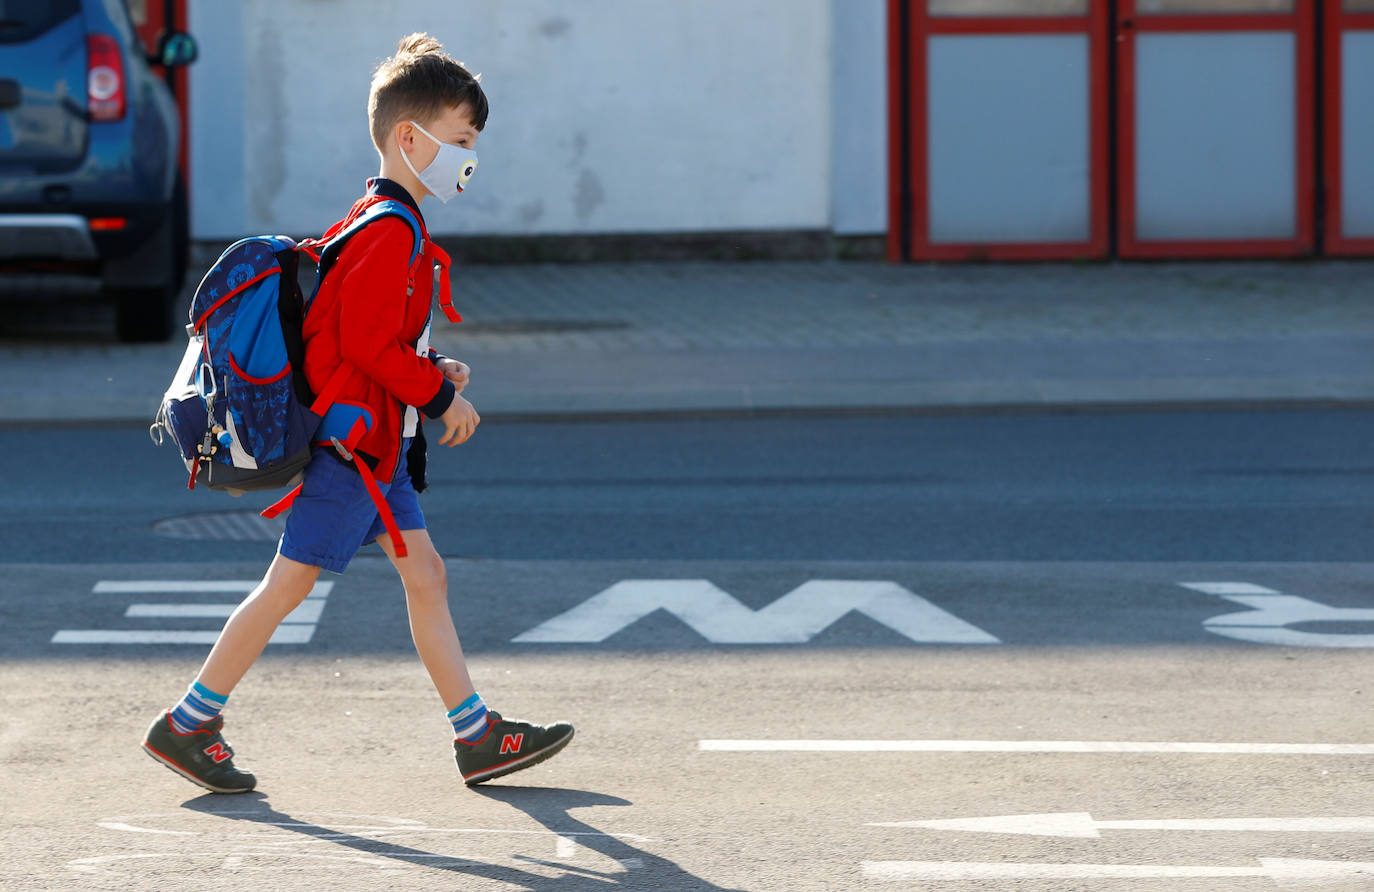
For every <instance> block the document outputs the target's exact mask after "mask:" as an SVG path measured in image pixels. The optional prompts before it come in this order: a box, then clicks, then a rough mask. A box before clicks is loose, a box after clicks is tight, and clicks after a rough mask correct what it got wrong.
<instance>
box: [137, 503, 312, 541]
mask: <svg viewBox="0 0 1374 892" xmlns="http://www.w3.org/2000/svg"><path fill="white" fill-rule="evenodd" d="M285 528H286V518H285V517H278V518H275V519H273V520H268V519H267V518H265V517H263V516H261V515H260V514H258V512H256V511H211V512H206V513H203V514H184V515H182V516H181V517H169V518H167V519H166V520H159V521H158V522H157V523H155V524H153V532H154V533H157V534H158V535H159V536H167V537H168V538H170V539H220V540H229V541H233V542H276V541H277V539H279V538H281V534H282V530H284V529H285Z"/></svg>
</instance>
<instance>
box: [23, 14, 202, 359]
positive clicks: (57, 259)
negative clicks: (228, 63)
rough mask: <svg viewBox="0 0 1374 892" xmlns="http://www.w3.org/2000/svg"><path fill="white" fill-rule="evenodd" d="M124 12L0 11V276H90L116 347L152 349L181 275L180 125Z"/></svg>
mask: <svg viewBox="0 0 1374 892" xmlns="http://www.w3.org/2000/svg"><path fill="white" fill-rule="evenodd" d="M195 54H196V48H195V43H194V41H193V40H192V39H191V38H190V37H189V36H188V35H186V34H182V33H165V34H163V35H162V38H161V40H160V43H159V46H158V54H157V55H156V56H155V57H154V58H152V59H149V58H148V57H147V56H146V55H145V50H144V47H143V44H142V43H141V42H140V40H139V38H138V36H137V34H136V33H135V31H134V26H133V24H132V22H131V21H130V18H129V13H128V10H127V9H126V8H125V5H124V0H0V272H14V271H20V272H32V271H35V270H36V271H40V272H42V271H52V272H62V273H77V274H81V275H94V276H99V277H100V279H101V281H102V283H103V287H104V290H105V293H107V294H108V295H109V297H110V298H111V300H112V301H113V302H114V303H115V307H116V320H117V328H118V333H119V336H120V338H121V339H122V340H127V341H146V340H165V339H167V338H168V337H169V336H170V335H171V333H172V331H173V325H174V323H173V319H172V313H173V305H174V303H175V300H176V296H177V293H178V291H179V290H180V287H181V283H182V279H183V278H184V276H185V273H186V254H187V247H188V240H189V236H188V219H187V207H186V186H185V183H184V182H183V181H182V178H181V175H180V172H179V170H178V160H177V159H178V148H179V138H180V120H179V116H178V113H177V106H176V103H175V101H174V100H173V98H172V94H171V92H170V90H169V89H168V86H167V84H166V83H165V82H164V81H163V79H162V78H161V77H159V76H158V75H157V74H155V73H154V72H152V71H151V70H150V69H149V64H150V62H151V63H152V64H157V65H163V66H167V67H169V68H170V67H172V66H177V65H185V64H188V63H190V62H191V61H193V60H194V58H195Z"/></svg>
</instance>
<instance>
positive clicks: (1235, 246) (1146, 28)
mask: <svg viewBox="0 0 1374 892" xmlns="http://www.w3.org/2000/svg"><path fill="white" fill-rule="evenodd" d="M1135 5H1136V4H1135V0H1119V15H1118V18H1117V35H1116V38H1117V52H1118V57H1117V84H1118V89H1119V90H1120V95H1119V97H1118V102H1117V164H1118V168H1117V170H1118V184H1117V188H1118V190H1119V191H1118V205H1117V249H1118V253H1119V254H1120V256H1122V257H1125V258H1166V257H1208V258H1223V257H1289V256H1295V255H1303V254H1310V253H1312V250H1313V244H1314V230H1315V216H1316V212H1315V207H1316V203H1315V201H1314V195H1315V174H1314V164H1313V160H1314V152H1315V138H1314V137H1315V121H1316V109H1315V104H1316V98H1315V97H1316V89H1315V83H1314V77H1315V64H1314V63H1315V60H1314V59H1313V53H1314V51H1315V43H1316V41H1315V36H1316V35H1315V32H1314V29H1315V24H1314V11H1315V4H1313V3H1311V2H1307V0H1298V2H1296V3H1294V4H1293V5H1294V10H1293V12H1289V13H1243V12H1242V13H1218V14H1205V15H1192V14H1184V15H1152V14H1145V15H1139V14H1137V13H1136V10H1135ZM1235 31H1287V32H1290V33H1292V34H1293V35H1294V46H1295V50H1296V52H1295V54H1294V55H1295V59H1294V63H1295V65H1296V71H1295V72H1294V77H1295V78H1296V80H1295V81H1294V97H1295V99H1296V105H1297V108H1296V109H1295V114H1296V116H1297V120H1295V121H1294V122H1293V123H1294V126H1293V133H1294V136H1295V139H1296V140H1297V147H1296V148H1297V151H1296V152H1295V153H1294V156H1295V160H1296V162H1297V170H1296V171H1295V173H1296V177H1295V180H1294V187H1295V189H1296V191H1297V194H1296V196H1295V202H1294V207H1295V209H1296V217H1297V219H1296V220H1295V221H1294V235H1293V237H1292V238H1286V239H1187V240H1184V239H1178V240H1172V239H1171V240H1158V241H1156V240H1152V241H1141V240H1140V239H1138V238H1137V237H1136V153H1135V81H1136V77H1135V75H1136V52H1135V38H1134V35H1135V34H1137V33H1142V32H1143V33H1159V32H1164V33H1198V32H1213V33H1216V32H1235ZM1328 49H1329V48H1328Z"/></svg>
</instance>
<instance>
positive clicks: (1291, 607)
mask: <svg viewBox="0 0 1374 892" xmlns="http://www.w3.org/2000/svg"><path fill="white" fill-rule="evenodd" d="M1179 584H1180V585H1182V586H1183V587H1184V588H1188V589H1192V590H1193V591H1195V592H1202V593H1203V594H1205V595H1216V596H1218V597H1221V598H1225V599H1226V600H1228V601H1234V602H1235V603H1237V604H1243V605H1245V606H1246V607H1248V608H1250V609H1249V610H1242V611H1238V612H1236V613H1224V614H1222V615H1220V616H1214V617H1212V618H1211V619H1208V620H1204V621H1203V623H1202V627H1203V628H1204V629H1206V630H1207V631H1209V632H1211V633H1212V634H1214V635H1221V636H1223V637H1226V638H1234V639H1236V640H1238V641H1249V642H1252V643H1255V644H1277V645H1280V646H1284V647H1374V635H1351V634H1338V633H1330V632H1303V631H1299V630H1297V629H1289V628H1287V626H1291V625H1295V624H1297V623H1321V622H1326V623H1341V622H1345V623H1350V622H1374V610H1370V609H1364V608H1356V607H1331V606H1329V605H1327V604H1322V603H1320V602H1318V601H1313V600H1310V599H1308V598H1300V597H1298V596H1297V595H1285V594H1283V593H1282V592H1276V591H1274V590H1273V589H1269V588H1265V587H1264V586H1260V585H1252V584H1250V583H1248V582H1181V583H1179Z"/></svg>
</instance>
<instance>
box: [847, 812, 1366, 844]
mask: <svg viewBox="0 0 1374 892" xmlns="http://www.w3.org/2000/svg"><path fill="white" fill-rule="evenodd" d="M867 826H869V827H918V828H922V829H926V830H958V831H962V832H966V833H1010V834H1017V835H1023V836H1064V837H1082V838H1097V837H1100V836H1101V835H1102V833H1101V831H1103V830H1198V831H1225V832H1232V833H1374V817H1359V818H1188V819H1156V820H1138V821H1097V820H1094V819H1093V816H1092V815H1090V814H1088V813H1087V812H1064V813H1061V814H1043V815H1001V816H998V817H991V818H948V819H942V820H935V821H882V822H876V823H871V824H869V825H867Z"/></svg>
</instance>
